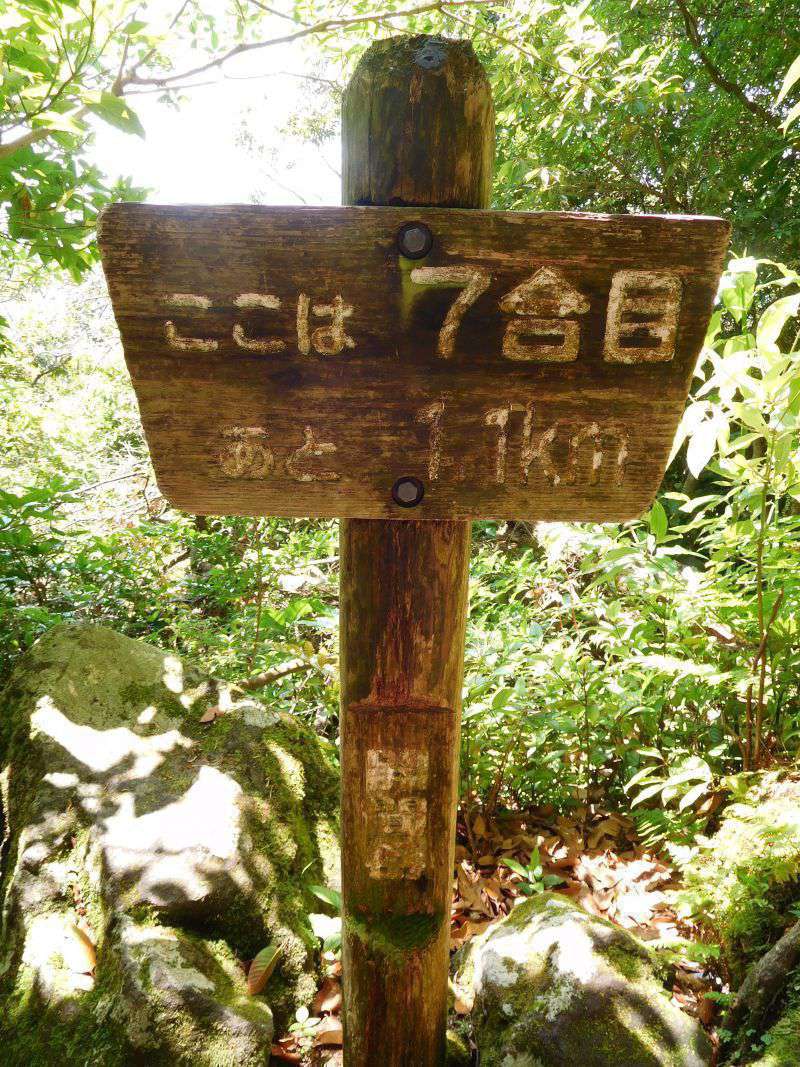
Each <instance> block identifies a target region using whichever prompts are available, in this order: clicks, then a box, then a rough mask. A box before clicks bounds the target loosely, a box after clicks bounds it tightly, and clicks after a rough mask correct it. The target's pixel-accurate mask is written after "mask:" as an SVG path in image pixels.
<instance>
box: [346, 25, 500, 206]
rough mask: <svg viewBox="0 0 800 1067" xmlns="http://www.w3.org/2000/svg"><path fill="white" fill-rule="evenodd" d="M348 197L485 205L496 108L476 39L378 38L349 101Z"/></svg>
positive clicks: (349, 199)
mask: <svg viewBox="0 0 800 1067" xmlns="http://www.w3.org/2000/svg"><path fill="white" fill-rule="evenodd" d="M342 156H343V160H342V192H343V199H344V202H345V203H350V204H374V205H387V204H398V205H401V204H407V205H417V206H425V205H438V206H440V207H488V206H489V203H490V200H491V182H492V164H493V160H494V109H493V106H492V93H491V88H490V86H489V80H488V78H487V77H486V72H485V71H484V69H483V67H482V66H481V64H480V62H479V60H478V58H477V56H476V55H475V52H474V51H473V48H472V45H471V44H470V42H469V41H462V40H451V39H449V38H446V37H440V36H431V35H426V34H415V35H412V36H402V37H390V38H386V39H384V40H380V41H375V42H374V43H373V44H372V45H370V47H369V48H368V49H367V51H366V52H365V53H364V55H363V56H362V57H361V59H360V61H359V63H358V65H357V67H356V69H355V72H354V73H353V77H352V78H351V80H350V83H349V85H348V86H347V89H346V90H345V95H344V100H343V104H342Z"/></svg>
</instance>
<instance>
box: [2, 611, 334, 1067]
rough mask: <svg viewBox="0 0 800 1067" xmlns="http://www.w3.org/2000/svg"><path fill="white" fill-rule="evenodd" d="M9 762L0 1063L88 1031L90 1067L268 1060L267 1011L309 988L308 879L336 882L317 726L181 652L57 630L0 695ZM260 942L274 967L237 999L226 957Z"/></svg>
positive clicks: (5, 767)
mask: <svg viewBox="0 0 800 1067" xmlns="http://www.w3.org/2000/svg"><path fill="white" fill-rule="evenodd" d="M212 705H215V706H216V707H217V708H219V709H220V711H222V712H224V714H222V715H221V716H220V717H218V718H216V719H214V721H213V722H210V723H201V722H200V719H201V716H202V714H203V712H204V711H205V710H206V709H207V708H209V707H210V706H212ZM0 776H1V777H0V783H2V811H3V816H4V826H3V837H2V841H3V848H2V854H1V857H0V858H2V870H0V900H1V901H2V919H1V921H2V927H1V928H0V1039H2V1040H3V1042H4V1044H5V1047H4V1052H5V1053H6V1056H5V1059H4V1062H7V1063H9V1064H15V1063H20V1064H22V1063H25V1064H28V1063H33V1064H35V1063H37V1062H41V1061H43V1060H46V1059H50V1058H52V1056H53V1055H54V1054H57V1055H59V1056H61V1058H62V1059H63V1048H64V1045H65V1043H66V1044H67V1045H68V1046H69V1047H70V1048H72V1049H78V1048H80V1044H76V1042H80V1041H81V1040H84V1041H85V1040H90V1041H91V1047H92V1049H93V1052H92V1059H91V1062H92V1063H93V1064H98V1065H101V1067H110V1065H113V1064H116V1063H118V1062H119V1063H130V1062H138V1060H137V1059H136V1057H137V1056H143V1057H144V1060H143V1062H147V1063H148V1064H150V1063H153V1064H158V1063H170V1064H174V1063H183V1062H187V1063H188V1062H192V1063H195V1064H200V1065H203V1064H208V1065H209V1067H211V1065H213V1067H225V1065H228V1064H231V1065H233V1064H237V1065H240V1064H249V1063H253V1064H255V1063H263V1062H264V1056H265V1050H268V1049H269V1045H270V1040H271V1036H272V1029H273V1025H272V1010H274V1011H275V1014H276V1016H277V1017H278V1018H280V1017H281V1016H286V1015H288V1013H289V1012H291V1011H292V1010H293V1009H294V1008H295V1007H297V1006H299V1005H301V1004H304V1003H306V1002H307V1001H308V1000H309V999H310V998H311V996H312V995H313V992H314V989H315V986H316V963H317V961H316V948H317V941H316V938H315V937H314V935H313V932H312V930H311V928H310V925H309V923H308V913H309V911H310V910H312V898H311V897H310V896H309V894H308V886H309V884H311V883H314V882H324V881H329V882H331V881H333V882H335V880H336V878H338V846H337V813H338V777H337V773H336V769H335V766H334V763H333V761H332V759H331V757H330V754H329V753H328V752H326V751H325V747H324V743H322V742H320V741H319V740H318V739H317V738H316V737H315V736H314V735H313V733H311V732H310V731H309V730H308V729H306V728H305V727H304V726H303V725H302V724H300V723H299V722H297V721H296V720H294V719H292V718H291V717H290V716H288V715H284V714H280V713H277V712H275V711H273V710H271V709H269V708H267V707H265V706H264V705H262V704H261V703H259V702H258V701H256V700H254V699H252V698H251V697H246V696H245V695H244V694H242V693H239V692H237V691H236V690H235V689H234V688H232V687H230V686H226V685H224V684H222V683H219V682H216V681H214V680H213V679H210V678H207V677H204V676H203V675H202V674H200V673H199V672H197V671H196V670H194V669H193V668H191V667H188V666H187V665H185V664H184V663H183V662H182V661H181V660H180V659H179V658H178V657H176V656H174V655H170V654H165V653H164V652H162V651H160V650H159V649H157V648H154V647H152V646H150V645H147V644H144V643H142V642H139V641H132V640H130V639H128V638H125V637H121V636H120V635H118V634H115V633H114V632H113V631H111V630H108V629H106V628H104V627H99V626H86V625H81V626H62V627H59V628H57V629H55V630H52V631H51V632H50V633H48V634H47V635H46V636H45V637H44V638H42V640H41V641H40V642H39V643H38V644H37V645H36V646H35V647H34V648H33V649H32V650H31V651H30V652H29V653H28V654H27V655H26V656H24V657H23V658H22V659H21V660H20V662H19V664H18V666H17V669H16V670H15V672H14V674H13V675H12V677H11V680H10V682H9V685H8V687H7V688H6V690H5V691H4V693H3V694H2V696H0ZM267 943H274V944H277V945H279V946H280V948H281V959H280V964H279V966H278V968H277V970H276V972H275V974H274V975H273V977H272V978H271V979H270V983H269V985H268V987H267V990H266V999H264V998H247V997H246V995H245V993H246V991H245V987H244V979H243V975H242V972H241V969H240V968H239V966H238V964H236V962H235V960H236V958H237V957H238V958H240V959H248V958H251V957H252V956H254V955H255V954H256V953H257V952H258V951H259V950H260V949H261V948H263V947H264V946H265V945H266V944H267ZM95 956H96V966H95V959H94V957H95ZM271 1009H272V1010H271ZM65 1027H66V1028H67V1030H68V1032H67V1030H65ZM75 1055H76V1056H78V1058H74V1059H72V1060H68V1062H70V1063H72V1062H74V1063H79V1062H84V1061H83V1060H81V1059H80V1058H79V1053H77V1052H76V1053H75ZM85 1062H90V1061H89V1060H86V1061H85Z"/></svg>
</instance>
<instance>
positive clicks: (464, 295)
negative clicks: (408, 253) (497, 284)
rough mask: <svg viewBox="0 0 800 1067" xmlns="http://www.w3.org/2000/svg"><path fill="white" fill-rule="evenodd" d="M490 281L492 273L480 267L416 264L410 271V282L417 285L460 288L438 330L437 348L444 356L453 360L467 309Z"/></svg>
mask: <svg viewBox="0 0 800 1067" xmlns="http://www.w3.org/2000/svg"><path fill="white" fill-rule="evenodd" d="M491 280H492V276H491V274H489V272H488V271H485V270H481V269H480V268H479V267H415V268H414V270H412V271H411V281H412V282H416V284H417V285H430V286H434V287H436V288H437V289H445V288H448V289H449V288H453V287H454V286H459V287H461V292H460V293H459V294H458V296H457V297H456V298H455V300H454V301H453V303H452V304H451V305H450V307H449V309H448V311H447V314H446V315H445V317H444V322H443V323H442V328H441V330H440V331H439V340H438V341H437V344H436V350H437V351H438V353H439V355H440V356H441V358H442V359H450V357H451V356H452V354H453V348H454V346H455V340H456V333H457V332H458V328H459V326H460V325H461V320H462V319H463V318H464V314H465V312H466V311H467V309H468V308H471V307H472V305H473V304H474V303H475V301H476V300H477V299H478V297H479V296H480V295H481V294H482V293H485V292H486V290H487V289H488V288H489V284H490V282H491Z"/></svg>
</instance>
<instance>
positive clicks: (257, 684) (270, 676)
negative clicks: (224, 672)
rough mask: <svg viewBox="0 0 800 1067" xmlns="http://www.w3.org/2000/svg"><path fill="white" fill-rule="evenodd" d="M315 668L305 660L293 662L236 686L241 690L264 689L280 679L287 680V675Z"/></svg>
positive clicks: (256, 675)
mask: <svg viewBox="0 0 800 1067" xmlns="http://www.w3.org/2000/svg"><path fill="white" fill-rule="evenodd" d="M313 666H314V664H313V663H309V662H308V661H307V660H304V659H296V660H291V661H290V662H289V663H284V664H283V665H282V666H280V667H273V669H272V670H271V671H264V673H263V674H255V675H253V677H252V678H246V679H245V680H244V681H243V682H237V683H236V684H237V685H238V686H239V688H240V689H247V690H251V689H263V688H264V686H265V685H270V683H271V682H276V681H277V680H278V679H279V678H285V677H286V675H287V674H297V672H298V671H310V670H311V669H312V667H313Z"/></svg>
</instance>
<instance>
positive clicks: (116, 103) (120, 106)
mask: <svg viewBox="0 0 800 1067" xmlns="http://www.w3.org/2000/svg"><path fill="white" fill-rule="evenodd" d="M86 106H87V108H88V109H89V110H90V111H91V112H92V113H93V114H95V115H97V116H99V118H101V119H103V120H104V121H105V122H107V123H109V124H110V125H111V126H116V128H117V129H118V130H122V132H123V133H135V134H136V135H137V137H144V126H142V124H141V122H140V121H139V116H138V115H137V114H136V112H135V111H134V110H133V108H132V107H131V106H130V104H129V103H128V102H127V101H126V100H124V99H123V98H122V97H121V96H115V95H114V94H113V93H108V92H105V91H104V92H102V93H100V94H97V93H93V94H91V96H90V97H89V98H88V99H86Z"/></svg>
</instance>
